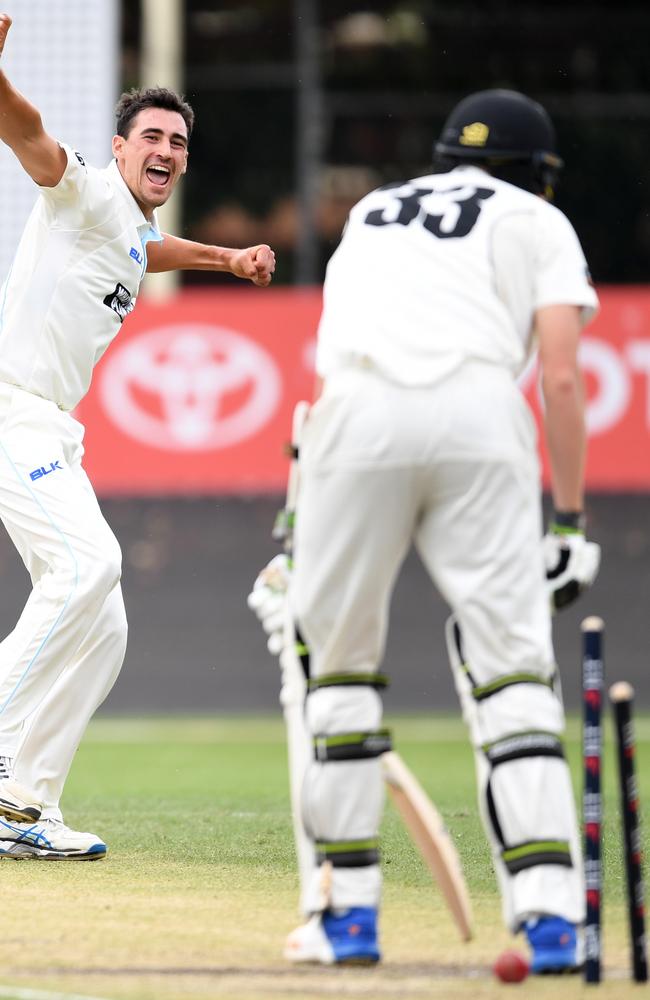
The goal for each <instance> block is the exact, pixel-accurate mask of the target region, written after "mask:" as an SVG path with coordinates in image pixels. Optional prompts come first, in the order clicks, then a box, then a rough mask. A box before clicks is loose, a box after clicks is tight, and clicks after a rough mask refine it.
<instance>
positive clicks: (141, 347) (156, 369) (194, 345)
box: [99, 323, 282, 452]
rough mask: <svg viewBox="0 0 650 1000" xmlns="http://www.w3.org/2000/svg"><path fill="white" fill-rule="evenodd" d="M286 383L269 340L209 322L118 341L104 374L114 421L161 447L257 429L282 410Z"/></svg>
mask: <svg viewBox="0 0 650 1000" xmlns="http://www.w3.org/2000/svg"><path fill="white" fill-rule="evenodd" d="M281 390H282V383H281V378H280V373H279V371H278V368H277V366H276V363H275V361H274V360H273V358H272V357H271V355H270V354H269V353H268V352H267V351H265V350H264V348H263V347H262V346H260V345H259V344H257V343H255V342H254V341H253V340H251V339H250V338H249V337H247V336H246V335H245V334H243V333H239V332H235V331H234V330H229V329H225V328H224V327H219V326H211V325H208V324H204V323H194V324H192V323H188V324H178V325H175V326H167V327H160V328H158V329H154V330H147V331H146V332H144V333H141V334H139V335H136V336H135V337H133V338H131V339H130V340H127V341H126V342H125V343H124V344H123V345H120V343H119V341H118V343H116V344H115V345H114V347H113V350H112V352H111V354H110V355H109V357H108V358H107V359H106V361H105V363H104V366H103V369H102V371H101V375H100V379H99V394H100V398H101V401H102V405H103V407H104V409H105V411H106V413H107V414H108V416H109V417H110V419H111V420H112V422H113V423H114V424H116V425H117V427H119V429H120V430H121V431H122V433H123V434H126V435H127V436H128V437H131V438H135V439H136V440H137V441H139V442H141V443H142V444H145V445H148V446H149V447H151V448H158V449H160V450H162V451H191V452H197V451H211V450H215V449H220V448H227V447H229V446H230V445H234V444H238V443H239V442H241V441H244V440H246V439H247V438H249V437H252V436H253V435H254V434H256V433H257V432H258V431H259V430H260V429H261V428H262V427H263V426H264V425H265V424H266V423H267V422H268V421H269V420H270V419H271V417H272V416H273V414H274V413H275V410H276V409H277V406H278V404H279V402H280V397H281Z"/></svg>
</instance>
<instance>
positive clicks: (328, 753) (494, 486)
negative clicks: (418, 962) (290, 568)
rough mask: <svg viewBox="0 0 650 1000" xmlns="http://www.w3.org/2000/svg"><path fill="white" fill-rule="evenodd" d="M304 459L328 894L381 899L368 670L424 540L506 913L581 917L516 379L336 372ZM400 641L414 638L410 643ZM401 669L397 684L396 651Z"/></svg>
mask: <svg viewBox="0 0 650 1000" xmlns="http://www.w3.org/2000/svg"><path fill="white" fill-rule="evenodd" d="M300 470H301V479H300V492H299V497H298V505H297V516H296V533H295V554H294V560H295V569H294V575H293V580H292V585H291V591H290V601H291V607H292V611H293V613H294V617H295V619H296V621H297V625H298V628H299V630H300V633H301V635H302V638H303V639H304V640H305V642H306V643H307V646H308V648H309V650H310V676H311V685H310V686H311V691H310V693H309V694H308V697H307V705H306V719H307V724H308V727H309V729H310V731H311V733H312V735H313V737H314V740H315V759H314V761H313V762H312V764H310V766H309V768H308V770H307V773H306V776H305V781H304V786H303V801H302V807H303V814H304V822H305V827H306V829H307V831H308V832H310V834H311V836H312V839H313V842H314V844H315V848H316V851H315V857H316V859H318V860H323V859H325V860H329V861H331V862H332V864H333V869H332V878H331V900H332V905H333V906H336V907H343V906H354V905H357V906H363V905H366V906H368V905H370V906H376V905H377V903H378V898H379V887H380V869H379V865H378V864H376V863H373V861H374V859H375V858H376V857H377V853H378V844H377V836H378V828H379V820H380V816H381V810H382V805H383V784H382V779H381V774H380V766H379V761H378V760H377V759H372V753H373V747H375V748H378V749H379V751H380V750H381V746H382V736H381V732H382V731H381V729H380V726H381V700H380V698H379V697H378V693H377V691H376V690H375V687H376V686H377V685H376V683H375V684H373V677H375V678H376V675H377V672H378V671H379V668H380V664H381V661H382V657H383V653H384V646H385V639H386V631H387V625H388V613H389V604H390V598H391V594H392V591H393V586H394V584H395V580H396V577H397V574H398V571H399V568H400V566H401V564H402V562H403V559H404V557H405V555H406V553H407V551H408V549H409V548H410V546H411V544H414V545H415V546H416V548H417V550H418V552H419V554H420V556H421V558H422V560H423V562H424V565H425V566H426V568H427V570H428V572H429V574H430V576H431V578H432V580H433V581H434V583H435V584H436V586H437V588H438V590H439V591H440V593H441V594H442V596H443V597H444V598H445V600H446V601H447V602H448V604H449V605H450V606H451V608H452V609H453V611H454V613H455V616H456V620H457V622H458V624H459V626H460V631H461V633H462V639H463V647H464V648H463V654H462V656H452V666H453V668H454V675H455V679H456V684H457V688H458V691H459V694H460V697H461V702H462V705H463V710H464V715H465V719H466V721H467V722H468V724H469V728H470V735H471V739H472V743H473V746H474V750H475V753H476V757H477V773H478V780H479V792H480V803H481V810H482V818H483V820H484V824H485V827H486V831H487V834H488V837H489V839H490V842H491V845H492V850H493V856H494V862H495V868H496V870H497V875H498V878H499V884H500V888H501V891H502V895H503V903H504V917H505V920H506V923H507V924H508V926H510V927H511V928H512V929H513V930H516V929H517V928H518V927H519V926H521V923H522V922H523V921H524V920H525V919H526V918H527V915H528V914H534V913H540V912H541V913H549V912H550V913H553V914H556V915H558V916H565V917H566V918H567V919H569V920H572V921H576V922H577V921H579V920H580V919H581V917H582V912H583V892H582V882H581V863H580V848H579V837H578V826H577V820H576V816H575V804H574V801H573V794H572V789H571V784H570V778H569V772H568V768H567V766H566V762H565V760H564V759H563V750H562V732H563V728H564V712H563V707H562V702H561V697H560V692H559V688H558V685H557V684H556V683H555V674H556V668H555V663H554V655H553V648H552V641H551V621H550V607H549V600H548V596H547V594H546V588H545V583H544V566H543V559H542V548H541V536H542V521H541V504H540V487H539V469H538V460H537V451H536V432H535V425H534V421H533V418H532V415H531V414H530V411H529V410H528V407H527V405H526V403H525V401H524V399H523V397H522V395H521V393H520V391H519V389H518V388H517V386H516V384H515V383H514V381H513V379H512V378H511V376H510V375H509V374H508V373H507V372H505V371H502V370H500V369H499V368H497V367H495V366H491V365H487V364H481V363H472V364H469V363H466V364H464V365H463V367H462V368H461V369H460V370H459V371H458V372H457V373H456V374H454V375H450V376H449V377H447V378H446V379H445V380H444V381H442V382H440V383H439V384H437V385H435V386H431V387H425V388H405V387H401V386H398V385H396V384H394V383H391V382H389V381H387V380H386V379H383V378H382V377H380V376H379V375H378V374H376V373H373V372H371V371H364V370H360V369H351V370H348V371H345V372H341V373H338V374H336V375H335V376H333V377H330V378H328V379H327V381H326V385H325V390H324V394H323V396H322V397H321V399H319V400H318V402H316V404H315V405H314V407H313V408H312V411H311V413H310V416H309V420H308V422H307V425H306V428H305V432H304V436H303V440H302V442H301V446H300ZM441 638H442V637H441ZM440 648H443V647H442V643H441V647H440ZM402 652H403V656H404V657H408V656H409V655H410V653H409V649H408V646H407V647H405V648H404V649H403V651H402ZM432 655H435V654H433V653H432ZM391 666H394V670H393V671H392V672H393V673H394V675H395V677H394V680H395V682H399V664H395V665H391ZM425 707H426V706H425V705H424V703H423V705H422V708H425ZM431 707H432V708H435V695H434V699H433V700H432V703H431ZM373 734H374V735H373ZM438 767H443V768H444V761H439V762H438ZM342 858H343V859H344V860H341V859H342ZM318 879H319V873H318V870H317V868H316V867H315V869H314V873H313V883H312V887H311V892H310V890H309V889H308V891H307V893H306V897H307V899H308V900H309V899H311V904H310V903H309V902H308V904H307V906H308V907H310V908H311V909H318V900H319V896H320V897H322V891H321V889H320V887H319V883H318Z"/></svg>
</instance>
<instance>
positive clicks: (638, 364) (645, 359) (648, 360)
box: [627, 340, 650, 430]
mask: <svg viewBox="0 0 650 1000" xmlns="http://www.w3.org/2000/svg"><path fill="white" fill-rule="evenodd" d="M627 355H628V358H629V361H630V366H631V368H633V370H634V371H636V372H642V373H643V374H644V375H645V376H646V383H645V414H646V423H647V425H648V430H650V340H634V341H632V343H630V344H628V347H627Z"/></svg>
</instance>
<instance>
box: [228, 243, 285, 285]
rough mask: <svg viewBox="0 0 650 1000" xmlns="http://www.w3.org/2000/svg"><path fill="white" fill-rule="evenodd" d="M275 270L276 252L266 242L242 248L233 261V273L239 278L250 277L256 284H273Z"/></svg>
mask: <svg viewBox="0 0 650 1000" xmlns="http://www.w3.org/2000/svg"><path fill="white" fill-rule="evenodd" d="M274 271H275V254H274V253H273V251H272V250H271V247H270V246H268V245H267V244H266V243H260V244H258V246H255V247H248V248H247V249H246V250H240V251H239V252H238V253H237V254H236V255H235V257H234V259H233V261H232V273H233V274H234V275H236V276H237V277H238V278H248V279H249V281H252V282H253V284H254V285H261V286H262V287H265V286H266V285H270V284H271V277H272V275H273V272H274Z"/></svg>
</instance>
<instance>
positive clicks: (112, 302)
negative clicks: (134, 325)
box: [104, 281, 135, 323]
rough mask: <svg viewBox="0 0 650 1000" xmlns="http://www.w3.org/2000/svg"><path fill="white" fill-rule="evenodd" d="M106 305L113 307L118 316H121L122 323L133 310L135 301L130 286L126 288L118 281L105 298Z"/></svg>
mask: <svg viewBox="0 0 650 1000" xmlns="http://www.w3.org/2000/svg"><path fill="white" fill-rule="evenodd" d="M104 305H105V306H108V308H109V309H112V310H113V312H114V313H115V314H116V316H118V317H119V320H120V323H122V322H123V321H124V320H125V319H126V317H127V316H128V315H129V313H130V312H132V311H133V308H134V307H135V302H134V300H133V296H132V295H131V292H130V291H129V290H128V288H125V286H124V285H122V284H120V282H119V281H118V283H117V285H116V286H115V289H114V290H113V291H112V292H110V293H109V294H108V295H107V296H106V298H105V299H104Z"/></svg>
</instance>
